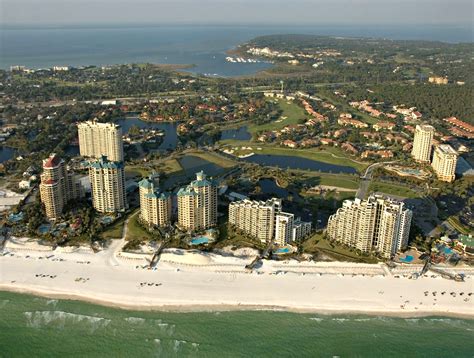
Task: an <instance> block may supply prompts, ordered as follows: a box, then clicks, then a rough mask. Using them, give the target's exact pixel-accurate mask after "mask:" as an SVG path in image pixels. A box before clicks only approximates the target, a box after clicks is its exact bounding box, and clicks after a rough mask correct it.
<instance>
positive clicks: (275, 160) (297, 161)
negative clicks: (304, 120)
mask: <svg viewBox="0 0 474 358" xmlns="http://www.w3.org/2000/svg"><path fill="white" fill-rule="evenodd" d="M244 160H245V161H248V162H252V163H257V164H260V165H264V166H270V167H278V168H282V169H287V168H289V169H302V170H313V171H321V172H324V173H344V174H355V173H357V171H356V170H355V169H354V168H353V167H349V166H344V165H336V164H329V163H324V162H319V161H317V160H311V159H306V158H302V157H296V156H291V155H273V154H266V155H264V154H255V155H252V156H251V157H247V158H245V159H244Z"/></svg>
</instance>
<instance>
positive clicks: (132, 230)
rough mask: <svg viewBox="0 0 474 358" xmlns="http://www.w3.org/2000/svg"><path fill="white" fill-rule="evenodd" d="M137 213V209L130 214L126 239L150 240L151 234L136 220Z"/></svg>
mask: <svg viewBox="0 0 474 358" xmlns="http://www.w3.org/2000/svg"><path fill="white" fill-rule="evenodd" d="M138 213H139V211H138V210H137V211H136V212H135V213H133V214H132V215H131V216H130V220H129V221H128V230H127V237H126V240H128V241H130V240H152V239H153V236H152V235H151V234H150V233H149V232H148V231H147V230H145V229H144V228H143V227H142V226H141V225H140V223H139V222H138Z"/></svg>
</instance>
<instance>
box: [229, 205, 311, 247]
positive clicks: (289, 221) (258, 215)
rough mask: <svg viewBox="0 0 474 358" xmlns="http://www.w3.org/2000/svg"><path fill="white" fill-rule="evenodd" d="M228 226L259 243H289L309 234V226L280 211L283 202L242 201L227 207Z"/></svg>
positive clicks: (292, 215) (309, 224)
mask: <svg viewBox="0 0 474 358" xmlns="http://www.w3.org/2000/svg"><path fill="white" fill-rule="evenodd" d="M229 224H230V225H231V226H233V227H234V228H235V229H238V230H242V231H243V232H244V233H246V234H248V235H250V236H252V237H254V238H256V239H258V240H260V241H262V242H274V243H276V244H279V245H286V244H290V243H291V242H293V241H296V240H299V239H301V238H303V237H306V236H307V235H308V234H309V233H311V223H309V222H302V221H301V220H299V219H298V220H296V221H295V219H294V214H291V213H285V212H283V211H282V200H281V199H277V198H272V199H270V200H267V201H257V200H248V199H245V200H241V201H236V202H232V203H230V204H229Z"/></svg>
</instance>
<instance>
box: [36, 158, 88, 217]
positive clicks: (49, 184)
mask: <svg viewBox="0 0 474 358" xmlns="http://www.w3.org/2000/svg"><path fill="white" fill-rule="evenodd" d="M83 194H84V193H83V190H82V187H81V185H80V183H79V181H78V180H77V178H76V176H75V175H74V174H72V173H70V172H69V171H68V169H67V167H66V164H65V162H64V160H63V159H61V158H59V157H58V156H57V155H56V154H51V155H50V156H49V158H47V159H45V160H43V173H42V174H41V183H40V196H41V202H42V203H43V205H44V209H45V213H46V216H47V217H48V218H49V219H53V220H54V219H56V218H58V217H59V216H61V214H62V212H63V209H64V206H65V205H66V204H67V203H68V202H69V201H70V200H73V199H78V198H80V197H82V196H83Z"/></svg>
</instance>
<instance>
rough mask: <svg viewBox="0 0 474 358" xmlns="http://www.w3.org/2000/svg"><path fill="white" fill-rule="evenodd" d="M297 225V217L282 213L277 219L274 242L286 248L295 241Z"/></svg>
mask: <svg viewBox="0 0 474 358" xmlns="http://www.w3.org/2000/svg"><path fill="white" fill-rule="evenodd" d="M294 223H295V215H294V214H290V213H284V212H280V213H278V214H277V215H276V217H275V238H274V239H273V242H275V243H276V244H278V245H281V246H284V245H286V244H289V243H290V242H291V241H293V227H294Z"/></svg>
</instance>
